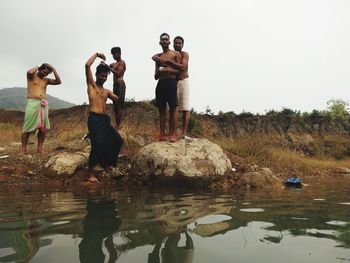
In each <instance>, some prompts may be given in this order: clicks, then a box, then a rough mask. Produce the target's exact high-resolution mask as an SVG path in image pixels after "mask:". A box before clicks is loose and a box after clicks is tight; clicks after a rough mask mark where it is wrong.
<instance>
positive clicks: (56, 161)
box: [45, 152, 89, 175]
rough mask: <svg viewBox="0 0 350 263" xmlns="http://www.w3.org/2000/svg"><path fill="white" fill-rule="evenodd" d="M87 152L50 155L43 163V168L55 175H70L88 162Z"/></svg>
mask: <svg viewBox="0 0 350 263" xmlns="http://www.w3.org/2000/svg"><path fill="white" fill-rule="evenodd" d="M88 158H89V153H86V152H75V153H68V152H64V153H59V154H57V155H55V156H52V157H51V158H50V159H49V160H48V162H47V163H46V164H45V168H46V169H48V170H49V171H50V172H51V173H54V174H57V175H63V174H64V175H72V174H74V173H75V172H76V171H77V170H79V169H80V168H82V167H85V166H86V165H87V163H88Z"/></svg>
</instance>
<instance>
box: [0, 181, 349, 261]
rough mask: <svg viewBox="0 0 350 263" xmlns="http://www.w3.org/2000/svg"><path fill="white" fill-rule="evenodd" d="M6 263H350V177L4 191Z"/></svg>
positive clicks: (0, 249) (0, 247)
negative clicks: (293, 185) (298, 185)
mask: <svg viewBox="0 0 350 263" xmlns="http://www.w3.org/2000/svg"><path fill="white" fill-rule="evenodd" d="M0 262H45V263H47V262H50V263H54V262H60V263H62V262H65V263H66V262H69V263H70V262H94V263H99V262H118V263H122V262H135V263H138V262H145V263H146V262H147V263H158V262H159V263H160V262H162V263H167V262H174V263H175V262H176V263H191V262H192V263H205V262H208V263H213V262H214V263H224V262H242V263H244V262H249V263H254V262H259V263H264V262H266V263H267V262H269V263H271V262H283V263H289V262H290V263H295V262H302V263H304V262H315V263H321V262H325V263H333V262H350V180H347V181H345V182H344V179H339V180H338V182H337V181H334V182H326V183H318V184H316V185H312V186H311V185H310V186H307V187H303V188H302V189H283V190H277V191H275V190H274V191H271V190H267V191H262V190H259V191H249V192H233V193H224V192H209V191H205V192H203V191H202V192H201V191H194V190H184V189H182V190H177V191H175V190H169V189H161V190H159V189H158V190H150V189H146V188H139V189H133V190H125V189H118V188H117V187H105V188H100V189H89V190H87V189H86V188H76V189H65V190H62V189H56V190H54V189H43V188H37V189H35V188H32V189H29V188H28V189H21V190H18V189H15V188H14V187H12V188H11V189H8V188H1V192H0Z"/></svg>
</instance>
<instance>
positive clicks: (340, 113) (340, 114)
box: [327, 99, 349, 120]
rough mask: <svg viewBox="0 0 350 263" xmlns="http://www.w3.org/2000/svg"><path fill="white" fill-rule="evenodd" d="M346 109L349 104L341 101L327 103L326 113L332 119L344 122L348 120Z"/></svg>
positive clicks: (335, 100)
mask: <svg viewBox="0 0 350 263" xmlns="http://www.w3.org/2000/svg"><path fill="white" fill-rule="evenodd" d="M348 107H349V103H348V102H346V101H344V100H341V99H333V100H329V101H327V111H328V112H329V115H330V116H331V118H332V119H341V120H344V119H347V118H349V111H348Z"/></svg>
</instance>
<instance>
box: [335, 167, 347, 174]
mask: <svg viewBox="0 0 350 263" xmlns="http://www.w3.org/2000/svg"><path fill="white" fill-rule="evenodd" d="M331 173H334V174H350V169H349V168H346V167H337V168H334V169H333V170H331Z"/></svg>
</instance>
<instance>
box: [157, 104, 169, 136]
mask: <svg viewBox="0 0 350 263" xmlns="http://www.w3.org/2000/svg"><path fill="white" fill-rule="evenodd" d="M158 110H159V128H160V131H159V138H158V140H159V141H165V140H166V139H167V138H166V135H165V123H166V105H162V106H159V107H158Z"/></svg>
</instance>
